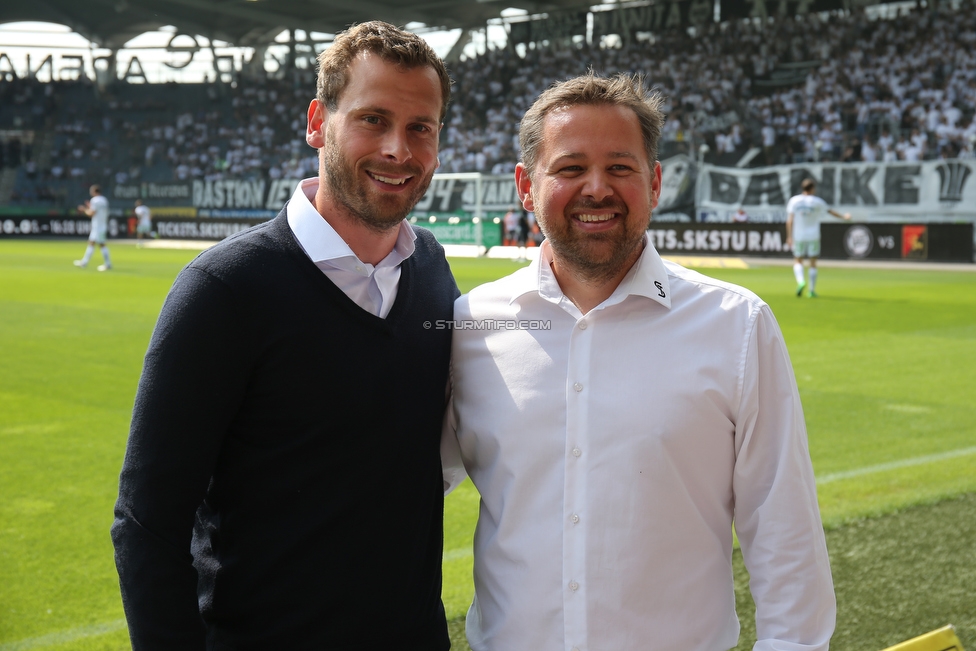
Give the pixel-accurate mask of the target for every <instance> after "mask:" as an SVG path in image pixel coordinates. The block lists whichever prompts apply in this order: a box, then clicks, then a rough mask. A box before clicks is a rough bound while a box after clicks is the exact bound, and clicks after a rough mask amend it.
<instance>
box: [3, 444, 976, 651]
mask: <svg viewBox="0 0 976 651" xmlns="http://www.w3.org/2000/svg"><path fill="white" fill-rule="evenodd" d="M970 454H976V446H974V447H971V448H960V449H958V450H950V451H948V452H940V453H938V454H928V455H925V456H922V457H912V458H911V459H902V460H900V461H890V462H888V463H879V464H877V465H874V466H864V467H863V468H855V469H853V470H845V471H843V472H832V473H830V474H827V475H824V476H823V477H819V478H817V484H829V483H831V482H835V481H840V480H842V479H850V478H852V477H860V476H862V475H870V474H873V473H876V472H885V471H887V470H897V469H898V468H908V467H910V466H920V465H922V464H925V463H935V462H936V461H945V460H947V459H957V458H959V457H965V456H968V455H970ZM471 554H472V552H471V549H470V548H468V549H449V550H445V552H444V560H445V561H456V560H461V559H463V558H468V557H469V556H471ZM123 628H125V620H124V619H119V620H116V621H114V622H109V623H107V624H95V625H93V626H82V627H80V628H72V629H68V630H66V631H59V632H57V633H50V634H48V635H42V636H40V637H32V638H28V639H26V640H21V641H19V642H8V643H7V644H0V651H27V650H28V649H39V648H41V647H45V646H52V645H54V644H64V643H66V642H74V641H75V640H79V639H81V638H84V637H92V636H95V635H104V634H105V633H113V632H115V631H119V630H122V629H123Z"/></svg>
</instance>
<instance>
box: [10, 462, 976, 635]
mask: <svg viewBox="0 0 976 651" xmlns="http://www.w3.org/2000/svg"><path fill="white" fill-rule="evenodd" d="M970 454H976V447H971V448H960V449H958V450H950V451H948V452H940V453H938V454H928V455H925V456H923V457H913V458H911V459H901V460H900V461H890V462H888V463H879V464H878V465H876V466H865V467H863V468H855V469H854V470H845V471H843V472H832V473H830V474H827V475H824V476H823V477H818V478H817V484H818V485H820V484H829V483H831V482H835V481H840V480H842V479H850V478H852V477H860V476H861V475H870V474H872V473H876V472H884V471H886V470H897V469H898V468H908V467H910V466H920V465H922V464H924V463H934V462H936V461H945V460H946V459H957V458H959V457H965V456H968V455H970ZM0 651H2V650H0Z"/></svg>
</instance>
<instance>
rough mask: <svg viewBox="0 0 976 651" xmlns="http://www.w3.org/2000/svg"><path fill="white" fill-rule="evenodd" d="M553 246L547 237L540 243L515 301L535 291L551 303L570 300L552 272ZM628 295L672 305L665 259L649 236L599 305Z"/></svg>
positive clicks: (517, 288) (519, 282)
mask: <svg viewBox="0 0 976 651" xmlns="http://www.w3.org/2000/svg"><path fill="white" fill-rule="evenodd" d="M551 264H552V247H551V246H550V244H549V241H548V240H545V241H543V242H542V246H541V247H540V250H539V257H538V258H536V259H535V260H534V261H533V262H532V264H531V265H529V273H526V274H520V275H519V278H518V280H517V281H516V283H515V288H514V291H513V292H512V300H511V302H512V303H514V302H515V301H517V300H518V299H519V298H520V297H521V296H524V295H525V294H528V293H530V292H536V293H538V294H539V296H540V297H542V298H544V299H545V300H547V301H550V302H552V303H557V304H558V303H561V302H562V301H564V300H565V301H566V302H567V303H568V302H569V301H568V299H566V295H565V294H564V293H563V290H562V289H561V288H560V287H559V283H558V282H557V281H556V277H555V275H554V274H553V273H552V267H551ZM628 296H644V297H646V298H649V299H651V300H653V301H657V302H658V303H660V304H661V305H663V306H664V307H666V308H669V309H670V308H671V286H670V284H669V283H668V271H667V269H666V268H665V266H664V260H662V259H661V255H660V254H659V253H658V252H657V249H655V248H654V245H652V244H651V243H650V241H649V239H648V237H647V236H646V235H645V236H644V250H643V251H642V252H641V255H640V257H639V258H638V259H637V262H635V263H634V266H633V267H631V268H630V271H629V272H627V275H626V276H624V278H623V280H621V281H620V284H619V285H617V288H616V289H615V290H614V291H613V294H611V295H610V297H609V298H607V300H605V301H604V302H603V303H601V304H600V306H602V307H605V306H608V305H614V304H616V303H619V302H621V301H623V300H624V299H625V298H627V297H628Z"/></svg>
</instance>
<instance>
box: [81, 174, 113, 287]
mask: <svg viewBox="0 0 976 651" xmlns="http://www.w3.org/2000/svg"><path fill="white" fill-rule="evenodd" d="M88 194H89V195H90V196H91V200H90V201H86V202H85V203H83V204H81V205H80V206H78V211H79V212H82V213H84V214H86V215H88V216H89V217H91V221H92V226H91V233H89V234H88V248H87V249H85V255H84V256H82V258H81V260H75V263H74V264H75V266H76V267H81V268H82V269H84V268H85V267H87V266H88V262H89V261H90V260H91V257H92V254H93V253H94V252H95V245H96V244H97V245H98V247H99V250H100V251H101V252H102V264H100V265H98V270H99V271H108V270H109V269H111V268H112V259H111V258H110V257H109V254H108V245H107V244H106V242H107V241H108V199H107V198H106V197H105V195H103V194H102V189H101V187H99V186H97V185H93V186H91V187H90V188H88Z"/></svg>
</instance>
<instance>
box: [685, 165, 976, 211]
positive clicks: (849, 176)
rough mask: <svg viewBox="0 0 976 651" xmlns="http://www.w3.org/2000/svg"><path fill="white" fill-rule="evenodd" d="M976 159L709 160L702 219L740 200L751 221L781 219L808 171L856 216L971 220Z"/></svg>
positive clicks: (826, 195)
mask: <svg viewBox="0 0 976 651" xmlns="http://www.w3.org/2000/svg"><path fill="white" fill-rule="evenodd" d="M974 172H976V161H972V160H937V161H923V162H918V163H888V164H884V163H822V164H804V165H786V166H781V167H764V168H757V169H738V168H729V167H714V166H711V165H706V166H705V167H704V170H703V174H702V175H701V178H700V184H699V190H698V196H699V197H700V201H699V209H700V211H701V217H702V221H725V219H723V218H722V217H723V216H724V215H727V214H729V213H730V212H734V210H735V209H736V208H738V207H739V206H742V207H743V208H745V210H746V212H747V213H748V215H749V220H750V221H764V222H779V221H786V202H787V201H788V200H789V198H790V197H791V196H793V195H795V194H799V193H800V183H801V182H802V181H803V179H805V178H807V177H811V178H813V179H815V180H816V181H817V194H818V195H819V196H821V197H822V198H823V199H824V200H825V201H826V202H827V203H828V204H830V205H831V206H833V207H834V208H835V209H837V210H843V211H850V212H851V213H853V214H854V215H855V218H856V219H857V220H862V219H866V220H871V221H890V220H891V219H893V218H894V219H904V220H912V221H917V220H923V221H929V220H931V219H932V218H933V217H936V216H938V218H941V219H963V220H966V221H973V220H974V219H976V174H974Z"/></svg>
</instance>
